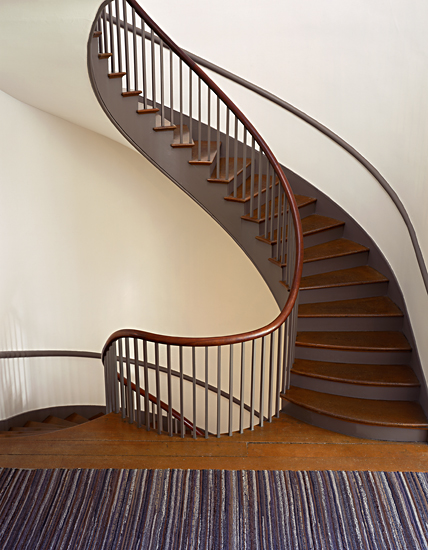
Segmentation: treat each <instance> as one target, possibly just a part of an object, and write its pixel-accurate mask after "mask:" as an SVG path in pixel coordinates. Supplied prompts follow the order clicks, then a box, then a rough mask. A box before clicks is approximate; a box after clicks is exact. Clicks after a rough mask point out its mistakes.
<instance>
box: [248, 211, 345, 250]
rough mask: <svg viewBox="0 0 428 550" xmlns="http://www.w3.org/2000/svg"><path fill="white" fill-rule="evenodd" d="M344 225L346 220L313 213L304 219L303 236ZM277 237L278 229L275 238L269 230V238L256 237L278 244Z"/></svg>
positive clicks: (274, 233) (274, 234)
mask: <svg viewBox="0 0 428 550" xmlns="http://www.w3.org/2000/svg"><path fill="white" fill-rule="evenodd" d="M344 225H345V222H341V221H340V220H335V219H334V218H328V217H326V216H319V215H318V214H311V215H310V216H306V218H303V220H302V230H303V237H308V236H309V235H315V234H317V233H321V232H322V231H328V230H329V229H335V228H337V227H342V226H344ZM277 237H278V230H277V229H275V230H274V232H273V240H271V238H270V232H268V236H267V238H266V237H263V236H259V237H256V239H258V240H259V241H262V242H265V243H268V244H276V243H277Z"/></svg>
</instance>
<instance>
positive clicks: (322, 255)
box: [269, 239, 369, 288]
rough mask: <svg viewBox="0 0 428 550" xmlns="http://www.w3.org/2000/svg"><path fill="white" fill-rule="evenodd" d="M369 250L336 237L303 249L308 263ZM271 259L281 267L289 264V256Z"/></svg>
mask: <svg viewBox="0 0 428 550" xmlns="http://www.w3.org/2000/svg"><path fill="white" fill-rule="evenodd" d="M368 250H369V249H368V248H367V247H365V246H362V245H361V244H358V243H356V242H354V241H350V240H348V239H335V240H334V241H328V242H326V243H321V244H316V245H314V246H310V247H309V248H305V249H304V251H303V263H304V264H307V263H311V262H318V261H320V260H331V259H333V258H341V257H343V256H352V255H353V254H360V253H362V252H367V251H368ZM269 261H270V262H272V263H274V264H275V265H278V266H280V267H285V266H286V265H287V258H285V260H284V262H282V263H281V262H279V261H278V260H276V259H275V258H269ZM300 288H301V287H300Z"/></svg>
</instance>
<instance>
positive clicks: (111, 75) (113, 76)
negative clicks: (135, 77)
mask: <svg viewBox="0 0 428 550" xmlns="http://www.w3.org/2000/svg"><path fill="white" fill-rule="evenodd" d="M125 75H126V73H124V72H123V71H122V72H120V73H109V74H108V77H109V78H122V77H123V76H125Z"/></svg>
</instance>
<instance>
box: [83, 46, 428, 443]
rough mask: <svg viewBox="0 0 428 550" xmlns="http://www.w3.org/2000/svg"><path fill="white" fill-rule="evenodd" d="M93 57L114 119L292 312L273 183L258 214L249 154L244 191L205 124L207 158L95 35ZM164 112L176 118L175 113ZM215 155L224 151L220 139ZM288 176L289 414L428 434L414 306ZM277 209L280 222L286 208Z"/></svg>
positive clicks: (407, 437)
mask: <svg viewBox="0 0 428 550" xmlns="http://www.w3.org/2000/svg"><path fill="white" fill-rule="evenodd" d="M90 54H91V60H92V65H91V71H92V74H91V79H92V84H93V87H94V91H95V93H96V95H97V97H98V100H99V101H100V104H101V105H102V107H103V108H104V110H105V112H106V114H107V116H108V117H109V118H110V120H111V121H112V123H113V124H114V125H115V126H116V127H117V128H118V130H119V131H120V132H121V133H122V134H123V135H124V136H125V137H126V138H127V139H128V140H129V141H130V142H131V143H132V144H133V145H134V146H135V148H136V149H137V150H138V151H140V153H142V154H143V155H144V156H145V157H146V158H148V159H149V160H150V161H151V162H152V163H153V164H155V165H156V166H157V167H158V168H159V169H160V170H161V171H162V172H163V173H164V174H165V175H166V176H167V177H169V178H170V179H171V180H172V181H173V182H174V183H176V184H177V185H178V186H179V187H181V188H182V189H183V190H184V191H185V192H186V193H188V194H189V195H190V196H191V197H192V198H193V199H194V200H195V201H196V202H198V203H199V204H200V205H201V206H202V208H204V209H205V210H206V211H207V212H208V213H209V214H210V215H211V216H212V217H213V218H214V219H216V221H217V222H218V223H219V224H220V225H221V226H222V227H223V228H224V229H225V230H226V231H227V232H228V233H229V234H230V235H231V236H232V237H233V238H234V239H235V241H236V242H237V243H238V244H239V246H240V247H241V248H242V249H243V250H244V251H245V252H246V254H247V255H248V257H249V258H250V259H251V260H252V261H253V263H254V265H255V266H256V267H257V269H258V270H259V272H260V273H261V275H262V276H263V278H264V280H265V281H266V283H267V284H268V286H269V288H270V289H271V291H272V293H273V295H274V296H275V299H276V300H277V302H278V305H279V306H280V307H282V306H283V305H284V303H285V301H286V299H287V294H288V290H287V287H286V285H284V284H281V283H282V278H283V276H282V271H283V270H284V268H285V264H284V263H282V264H280V263H278V262H277V261H276V260H275V252H276V240H277V235H276V233H275V232H274V233H273V235H272V236H271V235H270V234H268V235H267V237H266V236H265V223H266V180H263V181H262V192H261V197H259V196H258V191H255V194H254V204H255V208H256V209H255V210H253V211H252V212H250V198H251V197H250V194H251V188H250V184H249V179H246V181H245V182H243V181H242V180H243V177H242V164H243V162H242V159H240V160H239V161H238V168H239V169H238V173H237V178H238V181H237V188H238V193H237V196H236V197H233V196H232V191H233V183H234V182H233V171H232V169H231V166H232V165H233V163H232V161H229V173H228V174H226V159H225V158H224V157H223V156H221V158H220V159H218V158H216V155H215V154H213V155H211V159H210V161H208V155H207V152H208V141H207V135H206V128H203V134H202V140H204V141H202V142H201V149H202V152H203V155H202V159H201V161H197V154H196V150H197V147H198V143H197V142H191V143H182V144H181V143H180V142H179V130H178V128H177V127H174V128H173V127H171V126H169V123H168V121H167V120H166V121H165V123H164V126H163V127H160V126H159V115H158V111H157V108H156V106H154V107H155V108H150V109H146V110H144V109H142V108H141V103H140V100H139V98H138V95H137V94H128V96H127V97H124V95H123V94H122V84H121V79H120V78H114V79H111V78H110V79H109V78H108V76H107V75H108V68H107V67H108V62H107V56H105V55H104V56H103V58H99V56H98V52H97V43H96V39H93V40H92V46H91V52H90ZM165 111H166V118H168V108H165ZM184 119H185V124H186V125H187V126H186V127H183V135H184V137H186V136H188V135H189V132H188V128H189V125H190V124H192V125H193V129H194V132H193V135H196V131H195V130H196V126H195V125H196V122H195V121H193V120H189V118H188V117H184ZM174 120H177V116H175V117H174ZM154 130H156V131H154ZM160 130H171V131H160ZM224 138H225V136H224V135H222V136H221V140H222V142H224ZM183 141H186V139H184V140H183ZM239 147H240V144H238V150H239ZM189 149H190V151H189ZM210 150H211V151H212V152H214V151H215V143H214V142H212V143H210ZM221 151H224V146H223V147H222V149H221ZM217 162H219V163H220V169H219V176H217V169H216V168H217V165H216V163H217ZM248 163H249V161H248V159H247V165H248ZM284 171H285V173H286V175H287V178H288V179H289V181H290V184H291V186H292V188H293V191H294V192H295V194H296V195H295V196H296V201H297V204H298V207H299V212H300V216H301V219H302V226H303V232H304V244H305V254H304V267H303V277H302V282H301V287H300V288H301V291H300V308H299V320H298V336H297V345H296V361H295V364H294V366H293V369H292V371H291V384H292V386H293V388H292V389H290V390H289V391H287V392H286V394H284V395H283V396H282V397H283V399H284V409H283V410H284V411H285V412H286V413H288V414H291V415H293V416H295V417H297V418H300V419H301V420H304V421H306V422H310V423H312V424H314V425H317V426H320V427H324V428H327V429H333V430H336V431H339V432H342V433H345V434H348V435H356V436H358V437H366V438H373V439H387V440H399V441H422V440H425V439H426V434H427V429H428V422H427V420H426V417H425V414H424V412H423V410H422V408H421V406H420V405H419V403H418V399H419V394H420V383H419V380H418V378H419V379H422V376H421V369H420V363H419V359H418V355H417V351H416V349H415V342H414V338H413V334H412V331H411V328H410V325H409V321H408V316H407V313H406V310H405V303H404V301H403V297H402V294H401V292H400V290H399V287H398V284H397V282H396V280H395V278H394V276H393V274H392V273H391V270H390V268H389V266H388V264H387V262H386V261H385V259H384V258H383V256H382V254H381V252H380V251H379V249H378V248H377V247H376V245H375V244H374V243H373V242H372V241H371V239H370V238H369V237H368V236H367V235H366V234H365V233H364V231H363V230H362V229H361V228H360V227H359V226H358V224H357V223H356V222H355V221H354V220H352V219H351V218H350V217H349V216H348V215H347V214H346V213H345V212H343V211H342V210H341V209H340V207H338V206H337V205H335V204H334V203H333V202H332V201H331V200H330V199H328V198H327V197H325V196H324V195H323V194H322V193H321V192H319V191H317V190H316V189H315V188H314V187H313V186H312V185H311V184H309V183H308V182H306V181H305V180H303V179H302V178H300V177H299V176H297V175H296V174H294V173H293V172H291V171H290V170H287V169H286V168H285V169H284ZM257 177H258V176H257V175H256V178H257ZM204 182H205V183H204ZM256 187H257V186H256ZM225 199H226V200H225ZM259 200H260V205H261V208H260V210H261V215H260V217H258V212H257V204H258V201H259ZM271 206H272V205H271V204H269V205H268V209H267V212H268V214H267V220H270V217H271ZM273 206H274V214H273V215H274V216H275V217H276V216H277V215H278V204H277V203H276V204H274V205H273ZM268 260H270V261H268Z"/></svg>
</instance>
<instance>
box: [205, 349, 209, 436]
mask: <svg viewBox="0 0 428 550" xmlns="http://www.w3.org/2000/svg"><path fill="white" fill-rule="evenodd" d="M205 439H208V346H206V347H205Z"/></svg>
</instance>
